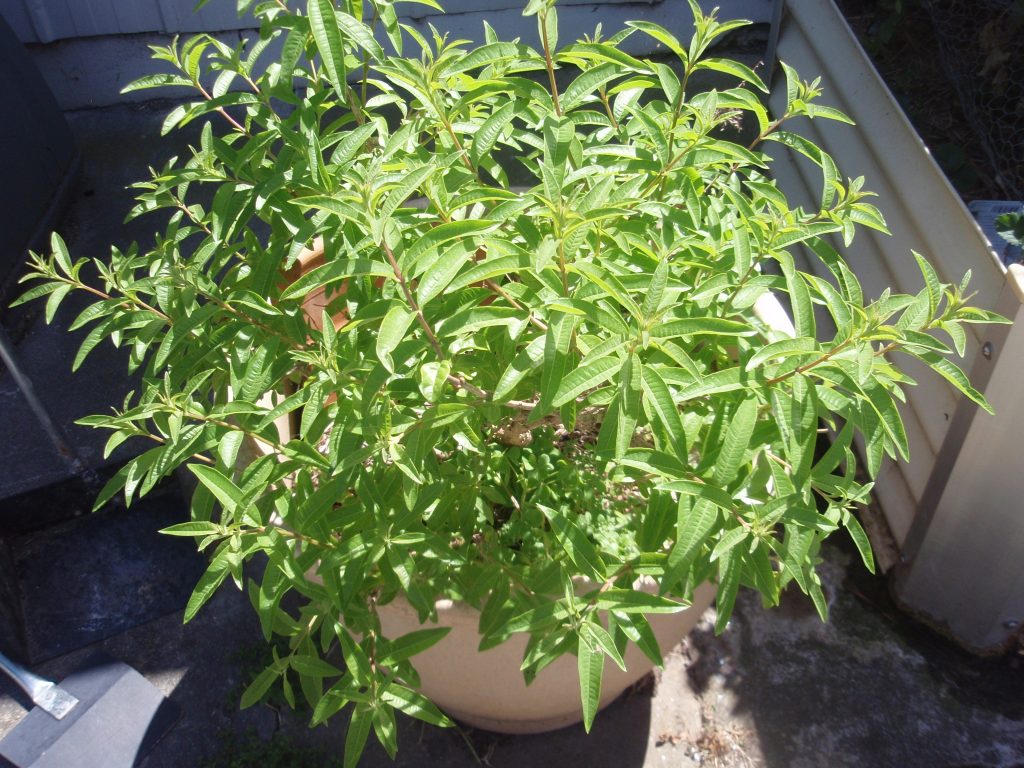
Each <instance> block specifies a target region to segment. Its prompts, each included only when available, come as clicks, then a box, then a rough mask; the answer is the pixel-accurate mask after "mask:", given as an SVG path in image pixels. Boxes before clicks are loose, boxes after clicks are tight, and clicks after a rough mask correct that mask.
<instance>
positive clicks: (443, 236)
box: [399, 219, 496, 274]
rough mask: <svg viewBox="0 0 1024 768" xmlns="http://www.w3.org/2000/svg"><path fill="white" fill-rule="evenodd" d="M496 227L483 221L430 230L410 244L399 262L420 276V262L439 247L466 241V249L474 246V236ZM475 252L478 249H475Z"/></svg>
mask: <svg viewBox="0 0 1024 768" xmlns="http://www.w3.org/2000/svg"><path fill="white" fill-rule="evenodd" d="M495 226H496V222H493V221H484V220H481V219H466V220H464V221H449V222H446V223H444V224H441V225H439V226H436V227H434V228H433V229H430V230H428V231H427V232H426V233H424V235H423V236H422V237H420V238H419V239H417V240H415V241H414V242H413V243H412V244H410V245H409V246H408V248H406V250H405V253H403V254H402V256H401V258H400V259H399V261H400V263H401V265H402V268H403V269H404V271H406V272H407V273H409V274H418V273H419V271H420V267H419V261H420V260H421V259H422V258H424V257H425V256H426V255H428V254H430V253H433V252H434V250H435V249H436V248H437V247H438V246H440V245H442V244H443V243H447V242H448V241H450V240H460V241H464V242H463V245H465V246H466V247H470V246H473V245H474V244H473V239H472V237H473V235H477V234H481V233H483V232H486V231H488V230H490V229H494V227H495ZM473 250H476V248H475V247H473Z"/></svg>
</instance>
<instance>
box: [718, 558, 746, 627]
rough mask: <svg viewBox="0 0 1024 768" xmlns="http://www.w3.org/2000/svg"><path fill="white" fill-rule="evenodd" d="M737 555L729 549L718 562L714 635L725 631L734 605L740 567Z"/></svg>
mask: <svg viewBox="0 0 1024 768" xmlns="http://www.w3.org/2000/svg"><path fill="white" fill-rule="evenodd" d="M742 564H743V563H742V561H741V560H740V557H739V554H738V553H737V552H736V550H735V549H730V550H729V551H728V552H726V553H725V554H724V555H723V556H722V557H721V559H720V560H719V561H718V596H717V597H716V598H715V634H716V635H720V634H722V633H723V632H724V631H725V628H726V626H728V624H729V618H730V617H731V616H732V609H733V606H734V605H735V604H736V593H737V592H738V591H739V587H740V571H741V566H742Z"/></svg>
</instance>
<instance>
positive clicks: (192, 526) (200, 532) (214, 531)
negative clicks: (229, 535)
mask: <svg viewBox="0 0 1024 768" xmlns="http://www.w3.org/2000/svg"><path fill="white" fill-rule="evenodd" d="M160 533H163V534H165V535H167V536H216V535H224V534H225V533H226V531H225V530H224V526H222V525H217V524H216V523H211V522H210V521H208V520H197V521H194V522H191V523H178V524H176V525H169V526H168V527H166V528H162V529H161V530H160Z"/></svg>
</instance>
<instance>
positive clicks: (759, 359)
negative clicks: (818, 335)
mask: <svg viewBox="0 0 1024 768" xmlns="http://www.w3.org/2000/svg"><path fill="white" fill-rule="evenodd" d="M817 348H818V345H817V343H816V342H815V341H814V339H812V338H809V337H807V336H799V337H797V338H795V339H780V340H779V341H774V342H772V343H771V344H766V345H765V346H763V347H761V348H760V349H759V350H757V352H755V353H754V354H753V355H751V356H750V359H749V360H747V364H746V365H745V366H743V370H745V371H752V370H754V369H755V368H757V367H758V366H759V365H762V364H764V363H765V362H767V361H769V360H773V359H775V358H780V357H790V356H792V355H806V354H807V353H809V352H814V351H815V350H817Z"/></svg>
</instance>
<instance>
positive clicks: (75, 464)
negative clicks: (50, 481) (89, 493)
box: [0, 325, 98, 485]
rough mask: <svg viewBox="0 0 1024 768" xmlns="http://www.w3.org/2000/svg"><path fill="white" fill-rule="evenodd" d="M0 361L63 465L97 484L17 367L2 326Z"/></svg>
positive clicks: (94, 476)
mask: <svg viewBox="0 0 1024 768" xmlns="http://www.w3.org/2000/svg"><path fill="white" fill-rule="evenodd" d="M0 361H3V364H4V366H6V368H7V370H8V371H10V373H11V376H12V377H13V378H14V383H15V384H16V385H17V387H18V389H20V390H21V394H22V395H24V397H25V400H26V401H27V402H28V407H29V408H30V409H31V410H32V413H33V414H34V415H35V417H36V419H37V420H38V421H39V424H40V425H41V426H42V428H43V431H44V432H46V436H47V437H48V438H49V439H50V442H51V443H52V444H53V447H54V448H55V449H56V451H57V453H58V454H59V455H60V457H61V458H62V459H63V460H64V461H65V463H67V465H68V467H69V468H70V469H71V471H72V472H74V473H75V474H76V475H78V476H79V477H81V478H82V479H83V480H85V481H86V482H87V483H89V484H90V485H93V484H96V483H98V478H97V477H96V473H95V472H93V471H92V470H91V469H90V468H89V467H88V466H87V465H86V464H85V462H83V461H82V459H81V458H80V457H79V455H78V453H77V452H76V451H75V449H74V448H73V447H72V446H71V443H70V442H69V441H68V438H67V435H65V434H64V430H62V429H61V428H60V425H59V424H57V422H55V421H54V420H53V418H52V417H51V416H50V413H49V411H47V410H46V406H44V405H43V403H42V401H41V400H40V399H39V398H38V397H37V396H36V393H35V389H34V388H33V387H32V381H31V380H30V379H29V378H28V376H27V375H26V374H25V372H24V371H22V370H21V368H20V367H19V366H18V363H17V360H16V359H15V354H14V345H13V344H12V343H11V340H10V338H8V336H7V331H6V330H5V329H4V327H3V326H2V325H0Z"/></svg>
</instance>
